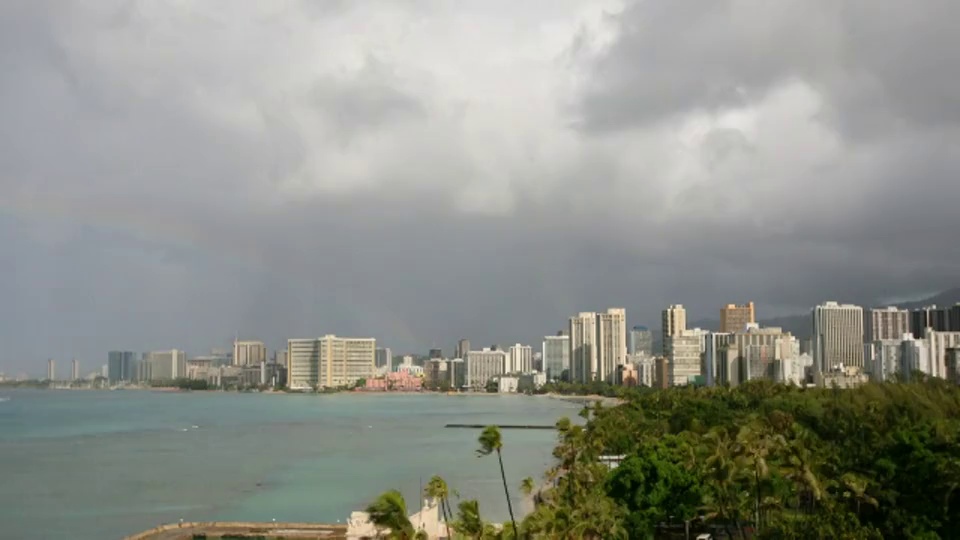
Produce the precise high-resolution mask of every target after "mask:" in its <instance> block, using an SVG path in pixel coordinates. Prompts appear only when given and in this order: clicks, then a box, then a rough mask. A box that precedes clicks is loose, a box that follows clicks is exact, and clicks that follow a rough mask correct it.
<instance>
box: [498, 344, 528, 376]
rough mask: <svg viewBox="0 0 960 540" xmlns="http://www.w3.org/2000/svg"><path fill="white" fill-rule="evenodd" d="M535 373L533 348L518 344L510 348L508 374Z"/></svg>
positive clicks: (506, 370)
mask: <svg viewBox="0 0 960 540" xmlns="http://www.w3.org/2000/svg"><path fill="white" fill-rule="evenodd" d="M531 371H533V347H531V346H530V345H521V344H519V343H517V344H516V345H513V346H511V347H510V356H508V357H507V366H506V368H505V372H506V373H530V372H531Z"/></svg>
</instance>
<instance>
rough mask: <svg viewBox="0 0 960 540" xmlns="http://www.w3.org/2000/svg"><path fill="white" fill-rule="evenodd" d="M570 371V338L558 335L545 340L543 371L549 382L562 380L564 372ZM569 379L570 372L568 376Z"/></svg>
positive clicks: (547, 337) (546, 337)
mask: <svg viewBox="0 0 960 540" xmlns="http://www.w3.org/2000/svg"><path fill="white" fill-rule="evenodd" d="M569 369H570V336H565V335H562V334H561V335H556V336H544V338H543V370H544V371H545V372H546V373H547V380H549V381H555V380H560V377H561V375H563V372H564V371H567V370H569ZM567 376H568V377H569V372H568V374H567Z"/></svg>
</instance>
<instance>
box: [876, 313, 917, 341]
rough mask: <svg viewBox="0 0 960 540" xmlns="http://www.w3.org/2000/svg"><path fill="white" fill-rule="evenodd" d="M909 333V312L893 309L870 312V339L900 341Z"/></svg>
mask: <svg viewBox="0 0 960 540" xmlns="http://www.w3.org/2000/svg"><path fill="white" fill-rule="evenodd" d="M909 331H910V312H909V311H907V310H905V309H899V308H895V307H892V306H891V307H885V308H874V309H871V310H870V339H871V340H872V341H883V340H888V339H902V338H903V335H904V334H906V333H907V332H909Z"/></svg>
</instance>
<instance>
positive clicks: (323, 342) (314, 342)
mask: <svg viewBox="0 0 960 540" xmlns="http://www.w3.org/2000/svg"><path fill="white" fill-rule="evenodd" d="M376 349H377V340H376V339H374V338H343V337H337V336H335V335H332V334H328V335H326V336H323V337H321V338H309V339H291V340H288V341H287V351H288V352H287V362H288V364H289V365H288V368H287V372H288V379H287V380H288V381H289V386H290V388H294V389H300V390H303V389H309V388H337V387H341V386H350V385H353V384H356V383H357V381H359V380H360V379H365V378H368V377H372V376H373V374H374V371H375V369H376V368H375V363H376Z"/></svg>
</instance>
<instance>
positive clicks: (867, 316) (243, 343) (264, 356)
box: [0, 290, 960, 380]
mask: <svg viewBox="0 0 960 540" xmlns="http://www.w3.org/2000/svg"><path fill="white" fill-rule="evenodd" d="M943 294H957V300H958V303H957V304H952V303H951V304H950V305H939V306H937V305H936V304H931V305H927V304H926V303H925V302H924V301H927V300H930V298H921V299H918V300H917V301H916V302H919V303H921V304H924V305H923V307H918V308H916V309H913V310H904V309H900V308H895V307H894V306H892V305H877V306H871V307H867V306H857V307H860V308H861V309H862V312H863V315H862V317H863V336H864V337H863V342H864V343H871V342H873V341H876V340H875V339H874V338H873V337H872V335H873V331H872V330H871V327H872V326H874V324H875V322H874V319H875V318H876V317H877V316H878V315H881V314H882V315H884V316H888V315H887V314H889V313H901V312H902V313H904V315H905V316H906V317H907V318H908V319H909V321H913V320H916V321H919V320H920V319H918V318H917V317H918V316H919V314H920V313H926V314H927V315H926V316H925V317H923V319H924V320H929V321H930V322H931V324H932V325H933V326H932V328H933V329H934V330H940V331H948V330H949V331H956V330H960V290H950V291H945V292H944V293H943ZM755 304H756V303H755V302H752V301H751V302H748V303H747V304H744V305H750V306H751V309H753V306H754V305H755ZM821 304H822V303H821ZM841 304H843V303H841ZM818 305H820V304H818ZM731 306H733V304H730V303H727V304H723V305H721V306H719V307H718V308H717V309H716V310H714V311H715V312H718V313H721V317H717V318H712V319H711V318H709V313H708V314H707V315H708V317H707V318H700V317H693V318H692V319H693V320H690V319H691V317H690V316H689V314H688V313H687V311H686V309H685V307H684V306H683V305H682V304H671V305H670V306H668V307H667V308H666V309H664V310H661V312H660V320H661V324H662V322H663V320H665V316H666V315H665V314H666V313H667V312H668V311H669V310H670V309H673V308H677V309H679V310H682V313H683V315H682V317H683V321H682V322H683V323H684V325H683V326H684V328H686V329H688V330H689V329H691V323H692V324H693V325H704V324H706V325H705V326H704V327H703V330H705V331H707V330H710V331H715V332H722V330H723V328H722V326H723V318H722V312H723V310H724V309H726V308H730V307H731ZM815 307H816V306H811V309H814V308H815ZM931 310H933V311H935V312H937V313H941V315H940V316H939V318H935V317H933V316H931V315H929V313H930V312H931ZM591 313H592V312H591ZM593 315H594V317H596V315H598V313H593ZM791 317H796V318H806V319H809V317H810V311H809V310H808V311H807V313H801V314H796V315H791ZM909 321H908V322H909ZM948 321H949V322H948ZM756 322H757V323H759V324H760V325H761V326H764V320H763V319H758V320H757V321H756ZM593 324H594V329H593V332H596V326H597V325H598V324H599V323H598V322H597V321H593ZM624 326H625V327H626V328H632V329H631V330H629V331H627V336H626V338H625V343H626V347H627V350H629V348H630V347H631V339H633V338H632V337H631V334H632V332H633V329H636V328H643V329H644V330H645V331H647V332H651V333H655V334H656V335H657V337H656V338H654V339H662V337H660V336H662V335H663V330H662V329H661V328H657V326H655V325H652V326H645V325H637V324H636V321H635V320H634V319H633V317H632V316H631V315H630V311H629V310H626V319H625V322H624ZM698 327H699V326H698ZM563 328H564V330H563V333H567V332H568V331H569V329H568V328H567V327H566V326H565V325H564V326H563ZM813 330H814V328H813V325H812V324H811V325H810V332H811V339H812V336H813ZM891 331H892V330H891ZM908 331H913V332H914V333H915V335H916V333H917V332H918V331H917V330H916V327H915V326H914V324H912V323H911V324H908ZM888 332H890V331H888ZM324 335H325V334H324ZM368 335H371V336H375V334H373V333H369V334H368ZM553 335H555V334H545V335H544V336H540V337H539V338H537V337H529V338H524V339H523V340H521V341H518V342H517V343H516V344H517V345H524V346H528V347H532V348H533V350H535V351H538V352H541V350H542V343H543V340H544V339H545V338H546V337H550V336H553ZM894 335H895V333H894V334H891V335H884V336H882V339H890V338H892V337H894ZM244 336H245V338H244V339H240V338H239V337H234V338H233V339H232V340H231V341H230V342H229V343H227V344H226V345H227V346H222V345H224V344H213V345H212V346H211V345H209V344H207V345H205V346H203V347H201V348H200V349H199V350H182V349H181V350H180V352H181V353H184V354H185V355H186V358H200V357H203V356H204V355H207V354H210V353H211V352H212V353H214V354H223V355H226V354H227V351H228V350H232V351H234V354H233V355H231V358H233V362H236V361H237V359H236V351H237V350H238V347H241V348H243V352H242V354H243V355H247V354H248V353H247V352H246V349H247V348H249V347H254V348H258V349H261V350H259V351H258V353H257V354H259V356H258V357H257V359H258V360H263V361H267V362H269V361H271V360H272V359H274V357H275V355H278V354H283V355H285V354H286V351H287V348H286V347H287V346H288V342H289V341H290V340H291V339H294V338H289V337H288V338H284V339H283V340H282V343H281V346H280V347H276V348H275V347H272V346H270V344H269V342H267V343H265V341H264V340H250V339H247V338H249V337H251V336H249V335H244ZM321 337H322V336H321ZM917 337H918V338H922V337H923V334H922V332H920V333H919V336H917ZM594 338H596V336H595V337H594ZM305 339H319V338H305ZM375 339H377V340H378V341H377V343H378V344H380V343H383V341H382V340H380V339H379V338H375ZM437 341H438V340H433V341H431V344H432V345H431V347H430V348H429V349H422V350H413V351H400V350H399V349H397V350H396V352H394V350H393V349H392V348H390V347H387V348H386V351H390V352H391V355H390V358H395V357H398V356H403V355H414V356H423V357H427V356H428V355H429V354H431V352H432V351H434V350H439V351H442V352H443V357H444V358H463V357H462V356H458V355H457V352H459V350H460V347H461V346H462V345H465V346H467V347H469V346H470V343H471V340H470V338H463V337H460V338H455V339H448V340H446V341H449V342H450V343H451V345H448V346H445V347H441V348H437V347H435V346H433V344H435V343H437ZM473 342H474V343H478V344H479V343H481V342H480V341H479V340H474V341H473ZM493 342H494V344H498V346H499V347H500V348H501V349H503V350H504V351H506V352H507V353H508V357H509V353H510V348H511V347H513V346H514V345H513V344H504V342H503V340H499V341H498V340H493ZM218 345H220V346H218ZM660 345H661V346H663V345H664V342H661V343H660ZM378 347H379V345H378ZM483 348H486V346H481V347H479V348H478V349H477V350H482V349H483ZM377 350H378V351H380V350H381V349H379V348H378V349H377ZM113 352H116V350H115V349H111V350H109V351H106V352H104V354H103V358H91V359H88V361H89V362H91V364H90V365H92V366H97V367H98V368H99V367H101V366H108V365H109V364H111V363H113V360H112V358H110V357H111V356H112V353H113ZM153 352H155V351H153ZM654 352H656V351H654ZM448 353H449V354H448ZM124 354H132V355H133V356H134V357H135V359H136V361H139V360H140V358H141V356H142V355H149V354H151V351H147V352H125V353H124ZM378 355H379V352H378ZM70 356H71V361H74V360H78V358H76V357H75V355H70ZM244 357H246V356H244ZM378 357H379V356H378ZM51 360H53V361H56V360H57V359H55V358H50V357H47V358H45V360H44V366H45V368H46V369H49V362H50V361H51ZM567 361H568V362H569V357H568V359H567ZM127 362H129V360H127ZM255 363H256V362H255ZM281 363H283V364H285V363H286V362H285V361H284V362H281ZM377 365H381V364H377ZM112 369H114V368H111V370H112ZM115 369H118V370H119V369H120V368H119V367H117V368H115ZM3 371H4V366H3V365H2V364H0V372H3ZM6 372H7V373H8V374H14V373H18V374H19V375H26V376H28V377H37V378H43V376H42V374H43V372H42V371H36V370H35V371H30V370H29V369H25V370H24V369H21V370H13V369H7V370H6ZM60 379H62V380H68V378H65V377H61V378H60Z"/></svg>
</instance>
